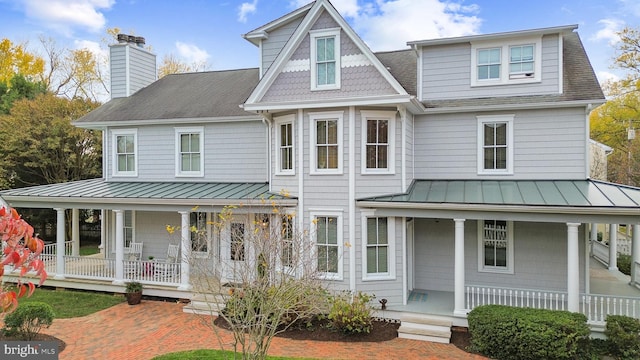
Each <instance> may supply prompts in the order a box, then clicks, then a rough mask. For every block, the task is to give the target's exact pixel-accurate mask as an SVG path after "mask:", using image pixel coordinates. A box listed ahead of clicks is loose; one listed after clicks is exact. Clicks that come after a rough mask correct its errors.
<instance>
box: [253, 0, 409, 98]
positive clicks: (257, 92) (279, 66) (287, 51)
mask: <svg viewBox="0 0 640 360" xmlns="http://www.w3.org/2000/svg"><path fill="white" fill-rule="evenodd" d="M323 10H324V11H326V12H327V13H328V14H329V15H330V16H331V17H332V18H333V20H334V21H335V22H336V23H337V24H338V25H339V26H340V28H341V29H342V31H343V32H344V34H345V35H346V36H347V37H348V38H349V39H351V40H352V41H353V42H354V44H355V45H356V46H357V47H358V48H359V49H360V51H362V55H363V56H364V57H365V58H366V59H367V60H368V61H369V62H370V63H371V64H372V65H373V66H374V67H375V68H376V69H377V70H378V71H379V72H380V74H381V75H382V77H383V78H384V79H385V80H386V81H387V82H388V83H389V84H390V85H391V87H392V88H393V89H394V91H396V92H397V93H398V94H399V95H404V96H408V95H409V94H407V92H406V90H405V89H404V88H403V87H402V85H400V83H399V82H398V81H397V80H396V79H395V78H394V77H393V75H391V73H390V72H389V71H388V70H387V69H386V68H385V67H384V65H382V63H381V62H380V60H378V58H377V57H376V56H375V55H374V54H373V53H372V52H371V50H369V47H368V46H367V45H366V44H365V43H364V41H363V40H362V39H361V38H360V36H358V35H357V34H356V33H355V31H354V30H353V29H352V28H351V26H349V24H347V22H346V21H345V20H344V18H343V17H342V16H341V15H340V14H339V13H338V11H337V10H336V9H335V8H334V7H333V5H331V3H330V2H329V1H327V0H317V1H316V2H315V3H314V4H313V6H312V7H311V9H310V10H309V12H308V13H307V14H306V16H305V18H304V19H303V20H302V22H301V23H300V25H299V26H298V28H297V29H296V31H295V32H294V33H293V35H292V36H291V38H290V39H289V41H288V42H287V44H286V45H285V46H284V48H283V49H282V51H281V52H280V54H279V55H278V57H277V58H276V60H275V61H274V62H273V64H272V65H271V67H270V68H269V70H268V71H267V73H266V74H265V75H264V76H263V77H262V79H261V80H260V82H259V83H258V85H257V86H256V88H255V89H254V90H253V92H252V93H251V95H250V96H249V98H248V99H247V101H246V102H245V104H244V108H245V110H253V109H255V110H259V109H261V108H260V107H259V106H251V105H254V104H257V103H258V102H259V101H260V100H261V99H262V97H263V96H264V95H265V94H266V93H267V91H268V90H269V88H270V87H271V85H272V84H273V82H274V81H275V80H276V79H277V77H278V75H279V74H280V73H281V72H282V71H283V69H284V68H285V67H286V66H287V63H288V61H289V60H288V59H289V58H290V57H291V56H292V55H293V53H294V51H295V50H296V49H297V48H298V47H299V46H300V44H301V43H302V41H303V39H304V38H305V36H306V35H307V34H308V33H309V31H310V30H311V27H312V26H313V24H315V22H316V21H317V20H318V18H319V17H320V15H321V14H322V11H323ZM262 29H263V28H259V29H257V30H262Z"/></svg>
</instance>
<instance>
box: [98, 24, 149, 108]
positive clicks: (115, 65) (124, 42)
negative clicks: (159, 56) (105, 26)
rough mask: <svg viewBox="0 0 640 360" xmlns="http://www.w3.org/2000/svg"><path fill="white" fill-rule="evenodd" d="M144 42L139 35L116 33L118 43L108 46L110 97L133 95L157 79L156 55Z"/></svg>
mask: <svg viewBox="0 0 640 360" xmlns="http://www.w3.org/2000/svg"><path fill="white" fill-rule="evenodd" d="M144 44H145V39H144V38H143V37H141V36H133V35H127V34H118V43H117V44H113V45H110V46H109V57H110V61H109V65H110V71H111V98H112V99H115V98H120V97H127V96H130V95H133V94H134V93H135V92H136V91H138V90H140V89H142V88H143V87H145V86H147V85H149V84H151V83H152V82H154V81H156V80H157V70H156V55H155V54H153V53H151V52H149V51H147V50H146V49H145V48H144Z"/></svg>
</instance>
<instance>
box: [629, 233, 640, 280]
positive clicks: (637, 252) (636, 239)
mask: <svg viewBox="0 0 640 360" xmlns="http://www.w3.org/2000/svg"><path fill="white" fill-rule="evenodd" d="M636 261H640V224H634V225H633V233H632V237H631V284H635V283H636V282H638V281H640V279H638V278H637V277H636V271H637V268H636V267H637V265H636Z"/></svg>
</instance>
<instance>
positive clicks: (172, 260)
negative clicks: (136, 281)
mask: <svg viewBox="0 0 640 360" xmlns="http://www.w3.org/2000/svg"><path fill="white" fill-rule="evenodd" d="M179 251H180V246H179V245H173V244H169V247H168V248H167V258H166V259H158V260H156V261H155V263H154V264H153V269H154V274H155V278H156V279H157V280H160V281H170V280H174V281H175V280H176V279H174V275H175V274H177V273H178V270H179V267H180V263H179V261H178V260H179V259H178V253H179Z"/></svg>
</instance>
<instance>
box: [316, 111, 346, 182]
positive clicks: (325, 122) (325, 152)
mask: <svg viewBox="0 0 640 360" xmlns="http://www.w3.org/2000/svg"><path fill="white" fill-rule="evenodd" d="M342 116H343V113H342V112H327V113H311V114H309V118H310V120H311V140H312V141H311V151H310V152H311V164H312V166H311V173H312V174H341V173H342Z"/></svg>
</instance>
